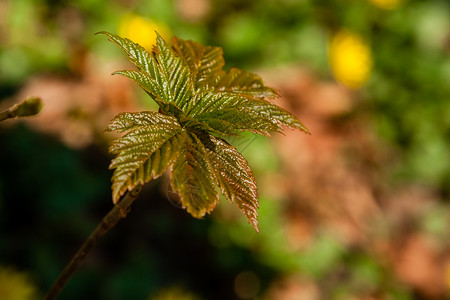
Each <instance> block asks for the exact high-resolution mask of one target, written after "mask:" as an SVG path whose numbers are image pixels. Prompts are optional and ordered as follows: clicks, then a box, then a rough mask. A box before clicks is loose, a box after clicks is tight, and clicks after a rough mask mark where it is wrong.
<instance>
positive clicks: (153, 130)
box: [100, 32, 309, 231]
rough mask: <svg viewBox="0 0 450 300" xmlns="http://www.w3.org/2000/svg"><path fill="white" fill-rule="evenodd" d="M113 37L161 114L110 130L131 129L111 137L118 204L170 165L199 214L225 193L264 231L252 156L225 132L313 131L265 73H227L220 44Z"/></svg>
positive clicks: (177, 187)
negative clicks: (277, 101)
mask: <svg viewBox="0 0 450 300" xmlns="http://www.w3.org/2000/svg"><path fill="white" fill-rule="evenodd" d="M100 33H102V34H105V35H106V36H107V37H108V38H109V40H110V41H112V42H113V43H114V44H116V45H117V46H119V47H120V48H121V49H122V50H123V51H125V52H126V53H127V55H128V59H129V60H130V61H131V62H132V63H133V64H134V65H135V66H136V67H137V70H122V71H117V72H114V73H113V74H121V75H123V76H126V77H129V78H131V79H132V80H134V81H135V82H137V83H138V84H139V85H140V86H141V87H142V88H143V89H144V90H145V91H146V92H147V94H148V95H149V96H150V98H151V99H153V100H154V101H156V103H157V104H158V106H159V112H155V111H144V112H138V113H121V114H119V115H117V116H116V117H115V118H114V119H113V120H111V122H110V124H109V125H108V127H107V131H117V132H123V133H125V134H124V135H123V136H122V137H120V138H117V139H115V140H113V141H112V143H111V146H110V148H109V151H110V152H111V153H112V154H115V155H116V157H115V158H114V159H113V160H112V161H111V165H110V168H111V169H114V174H113V176H112V192H113V201H114V203H117V202H118V201H119V199H120V197H121V196H122V195H123V194H124V193H125V192H126V191H127V190H128V191H131V190H132V189H134V188H135V187H136V186H138V185H143V184H144V183H146V182H149V181H150V180H152V179H155V178H157V177H159V176H161V175H162V174H163V173H164V171H165V170H166V169H167V168H170V173H171V181H170V183H171V186H172V189H173V190H174V191H176V192H177V193H178V194H179V196H180V200H181V203H182V206H183V208H186V209H187V211H188V212H189V213H190V214H191V215H192V216H194V217H196V218H201V217H203V216H204V215H205V214H206V213H210V212H211V211H212V210H213V209H214V207H215V206H216V205H217V203H218V201H219V193H218V190H217V188H216V186H218V187H219V188H220V191H221V192H222V194H223V195H224V197H225V198H226V199H228V200H229V201H232V202H234V203H236V204H237V206H238V207H239V209H240V210H241V211H242V213H243V214H244V215H245V216H246V217H247V219H248V222H249V223H250V224H251V225H252V226H253V227H254V228H255V230H256V231H258V221H257V217H258V213H257V208H258V207H259V205H258V192H257V187H256V182H255V179H254V177H253V173H252V170H251V169H250V167H249V165H248V163H247V161H246V160H245V158H244V157H243V156H242V155H241V154H240V153H239V152H238V151H237V150H236V148H235V147H233V146H232V145H230V144H229V143H228V142H227V141H226V140H225V139H224V137H226V136H230V135H232V134H236V133H237V132H238V131H244V130H248V131H250V132H254V133H258V134H262V135H266V136H270V132H280V131H281V130H282V129H283V126H288V127H291V128H297V129H300V130H302V131H304V132H306V133H309V132H308V130H307V129H306V127H305V126H303V124H302V123H301V122H300V121H299V120H298V119H297V118H295V117H294V116H293V115H291V114H290V113H288V112H287V111H285V110H283V109H282V108H280V107H278V106H276V105H273V104H271V103H270V102H268V101H267V100H265V98H276V97H278V94H277V92H276V91H275V90H274V89H272V88H270V87H267V86H265V85H264V84H263V82H262V80H261V78H260V77H258V76H257V75H255V74H251V73H248V72H245V71H243V70H240V69H238V68H231V69H230V70H229V71H228V72H226V71H224V70H223V66H224V59H223V52H222V49H221V48H219V47H210V46H203V45H201V44H199V43H196V42H194V41H190V40H189V41H185V40H182V39H180V38H178V37H173V38H172V46H171V47H169V46H168V45H167V43H166V42H165V41H164V40H163V39H162V37H161V36H159V34H157V43H156V46H155V47H154V49H153V51H152V52H147V51H146V50H145V49H144V48H143V47H141V46H140V45H139V44H136V43H134V42H132V41H131V40H129V39H126V38H122V37H120V36H118V35H114V34H111V33H108V32H100Z"/></svg>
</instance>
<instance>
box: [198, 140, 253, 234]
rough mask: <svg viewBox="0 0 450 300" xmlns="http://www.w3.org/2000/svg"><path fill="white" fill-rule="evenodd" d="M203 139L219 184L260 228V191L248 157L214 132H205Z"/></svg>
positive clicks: (225, 195) (225, 194)
mask: <svg viewBox="0 0 450 300" xmlns="http://www.w3.org/2000/svg"><path fill="white" fill-rule="evenodd" d="M202 142H203V143H204V144H205V145H206V148H207V150H208V157H209V160H210V161H211V162H212V164H213V166H214V172H215V178H216V180H217V185H218V186H219V187H220V190H221V191H222V194H223V195H224V197H225V198H226V199H228V200H229V201H231V202H234V203H236V204H237V206H238V207H239V209H240V210H241V211H242V213H243V214H244V215H245V216H246V217H247V220H248V222H249V223H250V224H251V225H252V226H253V228H254V229H255V230H256V231H259V229H258V219H257V218H258V212H257V209H258V208H259V204H258V190H257V187H256V181H255V178H254V177H253V172H252V170H251V169H250V166H249V165H248V162H247V160H246V159H245V158H244V157H243V156H242V155H241V154H240V153H239V152H238V151H237V149H236V148H235V147H233V146H232V145H230V144H228V143H227V142H226V141H225V140H223V139H220V138H217V137H215V136H213V135H204V136H203V138H202Z"/></svg>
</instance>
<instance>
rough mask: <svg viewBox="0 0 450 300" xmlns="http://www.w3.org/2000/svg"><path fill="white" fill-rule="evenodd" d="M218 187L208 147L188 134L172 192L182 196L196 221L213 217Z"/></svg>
mask: <svg viewBox="0 0 450 300" xmlns="http://www.w3.org/2000/svg"><path fill="white" fill-rule="evenodd" d="M215 184H216V178H215V172H214V169H213V165H212V162H211V161H210V159H209V155H208V152H207V150H206V148H205V146H204V145H203V143H202V142H201V141H200V139H199V138H198V137H197V136H196V134H194V133H189V134H186V140H185V146H184V147H183V148H182V149H181V153H180V154H179V156H178V159H177V160H176V161H175V163H174V165H173V168H172V178H171V186H172V189H173V190H174V191H176V192H177V193H178V194H179V195H180V199H181V203H182V205H183V208H186V209H187V211H188V212H189V213H190V214H191V215H192V216H193V217H195V218H202V217H203V216H204V215H205V214H206V213H210V212H211V211H212V210H213V209H214V208H215V207H216V205H217V203H218V202H219V194H218V192H217V190H216V187H215Z"/></svg>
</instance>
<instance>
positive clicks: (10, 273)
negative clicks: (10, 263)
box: [0, 267, 37, 300]
mask: <svg viewBox="0 0 450 300" xmlns="http://www.w3.org/2000/svg"><path fill="white" fill-rule="evenodd" d="M0 297H1V299H8V300H31V299H37V288H36V286H35V285H34V283H33V282H32V281H31V280H30V278H29V276H28V274H27V273H22V272H18V271H16V270H14V269H11V268H5V267H0Z"/></svg>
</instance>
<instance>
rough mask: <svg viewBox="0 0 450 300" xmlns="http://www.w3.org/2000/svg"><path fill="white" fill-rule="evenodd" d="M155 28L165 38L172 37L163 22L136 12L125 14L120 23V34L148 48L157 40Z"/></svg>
mask: <svg viewBox="0 0 450 300" xmlns="http://www.w3.org/2000/svg"><path fill="white" fill-rule="evenodd" d="M155 30H156V31H157V32H158V33H159V34H160V35H161V36H162V37H163V38H164V39H166V40H167V39H168V38H170V36H171V34H170V29H169V27H167V26H166V25H165V24H163V23H158V22H155V21H153V20H151V19H148V18H144V17H141V16H139V15H136V14H128V15H125V16H124V17H123V18H122V20H121V22H120V24H119V35H120V36H122V37H126V38H129V39H130V40H132V41H133V42H135V43H138V44H139V45H141V46H142V47H144V48H145V49H147V50H151V49H152V46H153V45H154V44H155V42H156V33H155Z"/></svg>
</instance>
